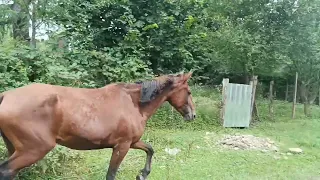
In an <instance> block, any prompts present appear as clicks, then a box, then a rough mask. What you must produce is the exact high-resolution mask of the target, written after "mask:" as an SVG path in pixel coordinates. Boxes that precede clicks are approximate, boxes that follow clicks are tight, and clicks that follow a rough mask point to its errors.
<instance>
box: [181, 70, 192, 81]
mask: <svg viewBox="0 0 320 180" xmlns="http://www.w3.org/2000/svg"><path fill="white" fill-rule="evenodd" d="M191 76H192V72H188V73H186V74H184V76H183V82H187V81H188V80H189V79H190V78H191Z"/></svg>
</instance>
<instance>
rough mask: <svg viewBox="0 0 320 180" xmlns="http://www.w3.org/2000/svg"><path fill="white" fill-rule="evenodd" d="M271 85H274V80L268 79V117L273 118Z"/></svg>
mask: <svg viewBox="0 0 320 180" xmlns="http://www.w3.org/2000/svg"><path fill="white" fill-rule="evenodd" d="M273 85H274V81H270V87H269V101H270V102H269V115H270V119H271V120H274V119H273V117H274V116H273Z"/></svg>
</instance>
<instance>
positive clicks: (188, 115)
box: [184, 113, 196, 121]
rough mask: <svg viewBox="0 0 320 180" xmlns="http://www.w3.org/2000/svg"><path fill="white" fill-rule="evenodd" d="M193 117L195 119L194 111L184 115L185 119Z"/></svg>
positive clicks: (188, 119) (190, 119) (191, 119)
mask: <svg viewBox="0 0 320 180" xmlns="http://www.w3.org/2000/svg"><path fill="white" fill-rule="evenodd" d="M194 119H196V114H195V113H188V114H186V115H185V116H184V120H185V121H193V120H194Z"/></svg>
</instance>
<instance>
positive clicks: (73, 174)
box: [21, 88, 320, 180]
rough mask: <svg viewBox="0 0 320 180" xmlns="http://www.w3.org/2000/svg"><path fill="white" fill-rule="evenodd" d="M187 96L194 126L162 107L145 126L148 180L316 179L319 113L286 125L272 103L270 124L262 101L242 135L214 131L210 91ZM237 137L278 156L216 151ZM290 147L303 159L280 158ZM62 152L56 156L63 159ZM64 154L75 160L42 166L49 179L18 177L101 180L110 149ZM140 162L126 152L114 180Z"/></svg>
mask: <svg viewBox="0 0 320 180" xmlns="http://www.w3.org/2000/svg"><path fill="white" fill-rule="evenodd" d="M193 92H194V94H195V95H194V99H195V102H196V105H197V114H198V119H197V120H196V121H194V122H192V123H185V122H183V121H182V119H181V117H180V115H178V114H177V113H175V112H174V113H172V112H171V108H170V107H169V106H168V105H165V106H164V107H162V109H161V110H160V111H158V113H157V114H156V115H155V116H154V117H153V118H152V119H151V120H150V122H149V123H148V127H147V130H146V131H145V134H144V136H143V140H144V141H146V142H148V143H150V144H151V145H152V146H153V147H154V149H155V155H154V158H153V162H152V172H151V174H150V176H149V178H148V179H149V180H166V179H168V180H171V179H173V180H195V179H197V180H201V179H203V180H207V179H208V180H211V179H225V180H229V179H230V180H231V179H249V180H250V179H252V180H253V179H254V180H263V179H289V180H295V179H310V178H317V179H320V150H319V148H320V131H319V130H320V108H319V107H317V106H313V107H312V115H313V116H312V117H309V118H305V117H304V115H303V113H302V112H303V106H302V105H298V107H297V118H296V119H295V120H292V119H291V106H292V105H291V104H290V103H284V102H281V101H275V108H274V109H275V113H276V114H275V120H274V121H270V120H269V119H268V111H267V107H268V103H267V101H265V100H259V101H258V109H259V113H260V121H259V122H255V123H254V124H253V125H252V126H251V127H250V128H248V129H231V128H228V129H225V128H222V127H221V126H220V125H219V110H218V108H217V107H218V104H219V101H220V99H221V98H220V97H219V95H218V93H217V92H216V90H215V91H212V90H208V89H204V88H195V89H193ZM207 132H210V133H209V134H207ZM237 133H238V134H252V135H255V136H259V137H268V138H270V139H272V140H273V141H275V142H276V144H277V146H278V147H279V152H261V151H248V150H242V151H240V150H238V151H236V150H227V149H223V148H221V147H220V146H217V145H216V143H217V141H218V140H219V139H220V138H222V136H223V135H225V134H237ZM290 147H299V148H302V149H303V150H304V153H303V154H299V155H291V156H290V155H286V152H287V150H288V148H290ZM165 148H179V149H181V152H180V153H178V154H177V155H176V156H171V155H169V154H167V153H166V152H165ZM59 152H60V151H59ZM68 152H69V151H68ZM68 152H63V153H62V155H63V156H66V157H68V155H67V154H68ZM70 152H72V153H73V154H77V155H76V156H74V157H73V158H71V159H68V160H66V161H63V162H62V163H60V161H61V160H59V161H53V160H50V161H46V163H47V166H48V165H49V166H50V165H51V163H54V165H52V166H53V167H56V169H57V172H56V173H54V172H53V170H50V172H49V173H41V172H38V173H37V174H33V172H35V171H36V170H38V169H39V168H33V169H30V170H26V171H25V172H23V173H24V174H22V175H23V178H21V179H56V180H59V179H68V180H69V179H80V180H104V179H105V175H106V171H107V167H108V163H109V159H110V157H111V150H110V149H106V150H97V151H70ZM60 153H61V152H60ZM52 156H53V155H52ZM285 156H286V157H287V159H285ZM80 157H81V158H80ZM275 157H280V159H276V158H275ZM145 158H146V155H145V153H144V152H143V151H139V150H130V151H129V153H128V154H127V156H126V158H125V160H124V161H123V163H122V164H121V167H120V170H119V173H118V175H117V179H118V180H130V179H135V176H136V175H137V174H138V171H139V170H140V169H141V168H143V166H144V163H145ZM47 159H48V158H47ZM49 159H50V158H49ZM58 159H59V158H58ZM59 163H60V164H59ZM59 166H60V167H59ZM26 174H28V176H27V175H26Z"/></svg>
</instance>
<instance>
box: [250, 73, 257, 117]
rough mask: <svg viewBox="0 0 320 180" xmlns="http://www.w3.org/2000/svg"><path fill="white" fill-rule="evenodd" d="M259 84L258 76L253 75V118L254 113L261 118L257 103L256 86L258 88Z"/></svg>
mask: <svg viewBox="0 0 320 180" xmlns="http://www.w3.org/2000/svg"><path fill="white" fill-rule="evenodd" d="M257 84H258V76H253V78H252V99H251V113H250V114H251V120H250V122H251V121H252V119H253V114H255V115H256V117H257V118H259V115H258V109H257V105H256V88H257Z"/></svg>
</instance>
